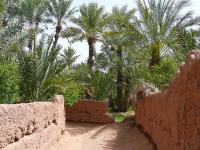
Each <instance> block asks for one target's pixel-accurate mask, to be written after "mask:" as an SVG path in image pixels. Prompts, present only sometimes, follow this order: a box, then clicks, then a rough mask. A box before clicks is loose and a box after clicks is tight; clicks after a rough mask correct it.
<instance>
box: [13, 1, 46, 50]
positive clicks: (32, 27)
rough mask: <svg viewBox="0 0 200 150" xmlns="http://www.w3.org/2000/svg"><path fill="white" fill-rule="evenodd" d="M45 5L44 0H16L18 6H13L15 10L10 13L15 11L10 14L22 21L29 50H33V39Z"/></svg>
mask: <svg viewBox="0 0 200 150" xmlns="http://www.w3.org/2000/svg"><path fill="white" fill-rule="evenodd" d="M45 5H46V1H45V0H34V1H33V0H22V1H18V7H15V11H12V13H16V14H12V15H16V17H17V18H18V20H19V21H20V22H22V23H23V28H24V29H25V30H27V31H28V34H29V37H28V48H29V51H32V50H33V41H34V39H35V38H36V34H37V32H38V28H39V23H40V22H41V21H42V16H43V14H44V12H45V11H46V9H45V8H46V7H45ZM27 25H28V26H27Z"/></svg>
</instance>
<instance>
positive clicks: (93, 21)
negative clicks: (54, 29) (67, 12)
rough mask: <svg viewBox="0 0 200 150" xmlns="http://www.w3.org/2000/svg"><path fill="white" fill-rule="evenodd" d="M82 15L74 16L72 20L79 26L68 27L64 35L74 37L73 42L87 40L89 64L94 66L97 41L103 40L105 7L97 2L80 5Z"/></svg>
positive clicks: (90, 66)
mask: <svg viewBox="0 0 200 150" xmlns="http://www.w3.org/2000/svg"><path fill="white" fill-rule="evenodd" d="M80 13H81V16H80V17H78V18H73V19H72V22H73V23H74V24H76V25H77V26H78V27H70V28H68V29H67V30H66V31H65V32H64V34H63V36H64V37H67V38H72V42H76V41H83V40H86V41H87V43H88V46H89V57H88V62H87V64H88V66H89V68H90V69H91V68H93V66H94V55H95V43H96V42H97V41H100V40H101V34H102V32H103V27H104V20H103V18H104V8H103V7H99V6H98V5H97V4H96V3H90V4H89V5H85V4H83V5H82V6H81V7H80Z"/></svg>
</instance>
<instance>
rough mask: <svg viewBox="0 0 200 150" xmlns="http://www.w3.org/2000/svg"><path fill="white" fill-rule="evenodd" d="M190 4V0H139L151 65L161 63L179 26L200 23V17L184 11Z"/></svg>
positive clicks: (141, 20)
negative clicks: (163, 52) (164, 50)
mask: <svg viewBox="0 0 200 150" xmlns="http://www.w3.org/2000/svg"><path fill="white" fill-rule="evenodd" d="M189 5H190V0H143V1H141V0H137V6H138V10H139V15H140V17H139V18H140V22H141V30H142V31H143V32H144V35H146V37H147V45H148V47H149V53H150V57H151V58H150V62H149V65H150V66H154V65H156V64H159V63H160V61H161V52H162V50H163V49H165V48H166V47H169V45H168V43H169V42H170V39H171V38H173V37H172V35H173V32H174V30H175V29H176V28H177V27H180V26H181V27H183V28H187V27H191V26H193V25H196V24H199V21H200V18H199V17H197V18H193V17H192V14H193V13H192V12H190V11H189V12H186V13H183V12H182V11H183V10H184V9H185V8H186V7H188V6H189Z"/></svg>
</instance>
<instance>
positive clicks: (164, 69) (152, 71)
mask: <svg viewBox="0 0 200 150" xmlns="http://www.w3.org/2000/svg"><path fill="white" fill-rule="evenodd" d="M177 68H178V64H177V63H176V61H175V60H174V59H172V58H167V59H165V60H163V61H162V62H161V63H160V65H156V66H153V67H151V68H147V69H146V73H144V75H145V76H144V79H145V80H146V81H147V82H149V83H153V84H155V85H156V86H157V87H159V88H161V87H162V86H163V85H165V84H168V83H169V81H170V80H171V79H172V78H173V77H174V75H175V74H176V72H177Z"/></svg>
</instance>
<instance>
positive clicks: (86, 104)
mask: <svg viewBox="0 0 200 150" xmlns="http://www.w3.org/2000/svg"><path fill="white" fill-rule="evenodd" d="M65 110H66V121H73V122H86V123H100V124H109V123H112V122H114V119H113V118H112V117H111V115H109V114H107V110H108V104H107V103H106V102H97V101H91V100H82V101H78V102H77V103H76V104H75V105H74V106H73V107H70V106H66V107H65Z"/></svg>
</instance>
